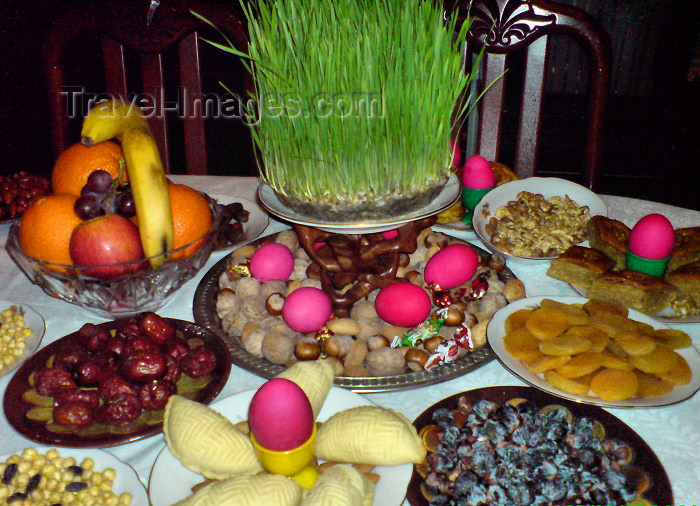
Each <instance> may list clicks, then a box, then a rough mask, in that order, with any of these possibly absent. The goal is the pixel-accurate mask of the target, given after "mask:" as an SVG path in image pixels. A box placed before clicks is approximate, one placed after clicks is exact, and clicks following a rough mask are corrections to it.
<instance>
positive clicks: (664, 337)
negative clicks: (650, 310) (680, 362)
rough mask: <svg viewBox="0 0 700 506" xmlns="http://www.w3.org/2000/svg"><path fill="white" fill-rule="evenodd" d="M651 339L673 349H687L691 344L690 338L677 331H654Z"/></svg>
mask: <svg viewBox="0 0 700 506" xmlns="http://www.w3.org/2000/svg"><path fill="white" fill-rule="evenodd" d="M653 337H654V338H655V339H657V340H659V341H662V342H663V343H664V344H665V345H666V346H668V347H669V348H674V349H678V348H687V347H688V346H690V345H692V344H693V340H692V339H691V338H690V336H689V335H688V334H686V333H685V332H683V331H682V330H678V329H656V330H655V331H654V335H653Z"/></svg>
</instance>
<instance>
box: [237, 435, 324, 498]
mask: <svg viewBox="0 0 700 506" xmlns="http://www.w3.org/2000/svg"><path fill="white" fill-rule="evenodd" d="M250 440H251V441H252V442H253V448H255V453H256V454H257V456H258V460H259V461H260V464H261V465H262V466H263V468H264V469H265V470H266V471H267V472H269V473H273V474H281V475H283V476H289V477H290V478H291V479H293V480H294V481H296V482H297V483H299V485H301V486H302V487H304V488H311V487H313V485H314V483H316V480H317V479H318V469H316V467H314V465H313V464H312V462H313V460H314V448H315V445H314V443H315V440H316V424H315V423H314V426H313V429H312V431H311V436H310V437H309V439H307V440H306V442H305V443H304V444H302V445H300V446H297V447H296V448H293V449H291V450H287V451H275V450H268V449H267V448H264V447H262V446H260V444H259V443H258V442H257V441H256V440H255V436H253V434H252V433H251V435H250Z"/></svg>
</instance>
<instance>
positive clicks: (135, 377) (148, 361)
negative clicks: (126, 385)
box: [121, 352, 167, 383]
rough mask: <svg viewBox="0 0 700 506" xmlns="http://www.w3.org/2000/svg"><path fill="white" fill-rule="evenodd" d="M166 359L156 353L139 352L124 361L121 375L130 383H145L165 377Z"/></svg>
mask: <svg viewBox="0 0 700 506" xmlns="http://www.w3.org/2000/svg"><path fill="white" fill-rule="evenodd" d="M166 372H167V368H166V365H165V357H164V356H163V355H161V354H160V353H156V352H139V353H135V354H133V355H131V356H130V357H127V358H126V359H124V362H122V366H121V373H122V376H124V378H126V379H127V380H129V381H134V382H138V383H145V382H148V381H153V380H154V379H159V378H162V377H163V376H165V373H166Z"/></svg>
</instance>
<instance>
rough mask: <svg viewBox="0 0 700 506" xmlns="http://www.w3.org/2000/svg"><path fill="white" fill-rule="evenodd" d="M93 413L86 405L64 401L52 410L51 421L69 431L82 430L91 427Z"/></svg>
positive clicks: (91, 408) (80, 402)
mask: <svg viewBox="0 0 700 506" xmlns="http://www.w3.org/2000/svg"><path fill="white" fill-rule="evenodd" d="M94 414H95V411H94V409H93V407H91V406H90V405H89V404H88V403H86V402H82V401H66V402H62V403H61V404H59V405H58V406H56V407H55V408H53V420H54V422H56V423H57V424H59V425H62V426H64V427H68V428H70V429H82V428H85V427H89V426H90V425H92V421H93V419H94Z"/></svg>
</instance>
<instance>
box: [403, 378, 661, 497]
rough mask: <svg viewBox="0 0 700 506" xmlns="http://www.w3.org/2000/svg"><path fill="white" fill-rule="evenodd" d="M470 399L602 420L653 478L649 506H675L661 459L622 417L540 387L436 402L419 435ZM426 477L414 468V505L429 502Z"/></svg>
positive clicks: (491, 390) (419, 421)
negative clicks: (514, 402)
mask: <svg viewBox="0 0 700 506" xmlns="http://www.w3.org/2000/svg"><path fill="white" fill-rule="evenodd" d="M463 395H464V396H466V398H467V400H469V401H470V402H475V401H478V400H480V399H486V400H489V401H492V402H495V403H497V404H503V403H504V402H506V401H508V400H510V399H517V398H522V399H527V400H529V401H531V402H533V403H535V404H536V405H537V406H540V407H544V406H547V405H550V404H557V405H560V406H563V407H565V408H567V409H568V410H569V411H571V414H572V415H573V416H574V417H582V416H587V417H590V418H593V419H595V420H598V421H599V422H600V423H601V424H602V425H603V427H605V438H606V439H618V440H621V441H624V442H625V443H627V444H628V445H630V447H632V449H633V450H634V454H635V457H634V460H633V461H632V462H631V463H630V464H629V467H632V468H634V469H635V470H637V471H641V472H643V473H644V474H646V476H647V477H648V478H649V479H650V481H651V484H650V486H649V488H648V490H647V491H646V492H644V493H643V494H642V496H643V497H644V498H645V499H646V500H647V501H648V503H649V504H673V490H672V488H671V482H670V481H669V479H668V475H667V474H666V471H665V470H664V468H663V466H662V465H661V462H660V461H659V458H658V457H657V456H656V454H655V453H654V451H653V450H652V449H651V448H650V447H649V445H648V444H646V442H645V441H644V440H643V439H642V438H641V437H640V436H639V435H638V434H637V433H636V432H635V431H634V430H632V429H631V428H630V427H629V426H628V425H626V424H625V423H624V422H623V421H622V420H620V419H619V418H617V417H615V416H613V415H611V414H610V413H608V412H607V411H605V410H604V409H603V408H600V407H598V406H594V405H591V404H583V403H578V402H572V401H569V400H566V399H562V398H560V397H556V396H554V395H551V394H548V393H547V392H543V391H542V390H539V389H537V388H533V387H524V386H499V387H486V388H477V389H474V390H469V391H467V392H462V393H459V394H455V395H452V396H450V397H446V398H444V399H442V400H441V401H439V402H436V403H435V404H433V405H432V406H430V407H429V408H428V409H426V410H425V411H423V413H421V414H420V415H419V416H418V418H416V419H415V420H414V421H413V425H415V427H416V429H417V430H418V432H420V430H421V429H422V428H423V427H425V426H426V425H430V424H432V423H434V422H433V412H434V411H435V410H436V409H439V408H446V409H450V410H452V409H455V408H456V407H457V401H458V399H459V398H460V397H461V396H463ZM422 481H423V478H421V476H420V475H419V474H418V472H417V471H416V468H415V466H414V467H413V475H412V476H411V481H410V482H409V484H408V491H407V495H406V498H407V499H408V502H409V503H410V504H411V506H427V505H428V504H429V502H428V500H427V499H426V498H425V497H424V496H423V494H422V492H421V489H420V485H421V482H422Z"/></svg>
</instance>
